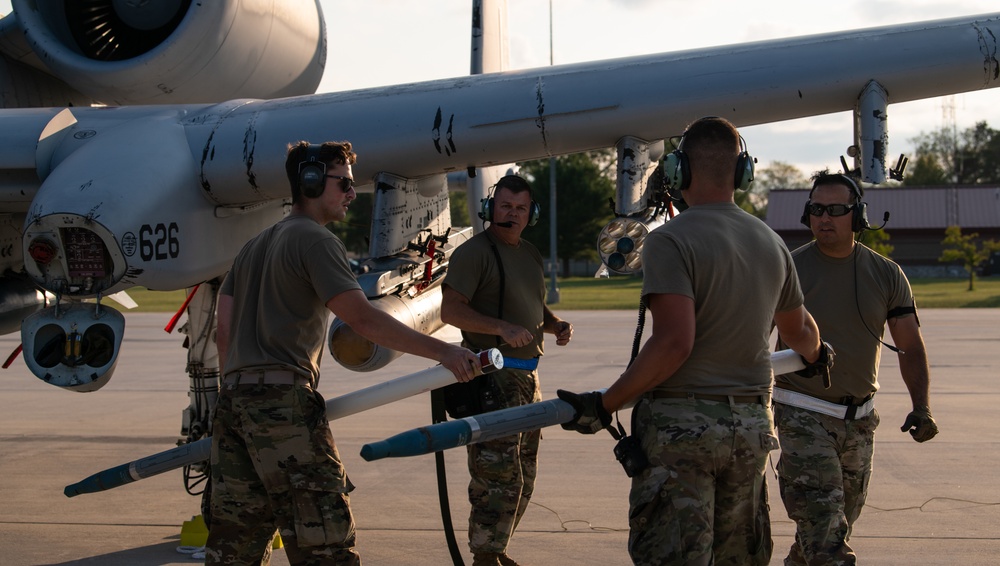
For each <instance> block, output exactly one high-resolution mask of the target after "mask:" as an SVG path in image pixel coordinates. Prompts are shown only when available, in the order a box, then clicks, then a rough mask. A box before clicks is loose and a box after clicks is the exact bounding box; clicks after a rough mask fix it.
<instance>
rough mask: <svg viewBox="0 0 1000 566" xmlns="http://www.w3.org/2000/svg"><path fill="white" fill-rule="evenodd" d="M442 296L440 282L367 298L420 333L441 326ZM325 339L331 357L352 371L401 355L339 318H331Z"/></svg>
mask: <svg viewBox="0 0 1000 566" xmlns="http://www.w3.org/2000/svg"><path fill="white" fill-rule="evenodd" d="M441 297H442V295H441V285H436V286H434V287H431V288H428V289H425V290H424V291H423V292H421V293H419V294H417V295H416V296H414V297H412V298H410V297H409V296H406V295H404V296H402V297H399V296H396V295H387V296H385V297H381V298H378V299H372V300H371V301H370V302H371V304H372V306H374V307H375V308H377V309H379V310H381V311H382V312H385V313H388V314H389V315H391V316H392V317H393V318H395V319H396V320H398V321H399V322H402V323H403V324H405V325H406V326H408V327H410V328H412V329H414V330H416V331H418V332H421V333H423V334H433V333H434V332H437V331H438V330H440V329H441V327H442V326H444V323H443V322H441ZM327 339H328V340H329V347H330V353H331V354H332V355H333V359H335V360H337V362H338V363H339V364H340V365H342V366H344V367H345V368H347V369H350V370H354V371H375V370H377V369H381V368H384V367H385V366H387V365H389V362H391V361H393V360H395V359H396V358H398V357H399V356H401V355H402V353H401V352H397V351H396V350H391V349H389V348H386V347H385V346H380V345H378V344H375V343H374V342H372V341H371V340H368V339H367V338H365V337H363V336H361V335H360V334H358V333H357V332H355V331H354V330H353V329H352V328H351V327H350V326H348V325H347V324H346V323H345V322H344V321H342V320H340V319H339V318H334V319H333V323H332V324H331V325H330V334H329V336H328V338H327Z"/></svg>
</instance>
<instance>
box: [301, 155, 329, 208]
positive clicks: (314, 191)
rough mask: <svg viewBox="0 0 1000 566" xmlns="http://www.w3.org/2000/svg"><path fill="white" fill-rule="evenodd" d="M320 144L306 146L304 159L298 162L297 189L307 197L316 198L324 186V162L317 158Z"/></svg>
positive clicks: (321, 192)
mask: <svg viewBox="0 0 1000 566" xmlns="http://www.w3.org/2000/svg"><path fill="white" fill-rule="evenodd" d="M321 147H322V146H319V145H309V146H306V155H305V159H303V160H302V161H300V162H299V190H300V191H302V195H303V196H306V197H309V198H318V197H319V196H321V195H322V194H323V189H325V188H326V163H323V162H322V161H320V160H319V152H320V149H321Z"/></svg>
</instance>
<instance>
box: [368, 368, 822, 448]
mask: <svg viewBox="0 0 1000 566" xmlns="http://www.w3.org/2000/svg"><path fill="white" fill-rule="evenodd" d="M804 367H805V364H804V363H803V362H802V358H801V357H800V356H799V355H798V354H796V353H795V352H794V351H793V350H783V351H781V352H775V353H773V354H771V368H772V370H773V372H774V373H775V374H782V373H789V372H792V371H797V370H800V369H802V368H804ZM628 406H631V404H630V405H628ZM574 414H576V411H575V410H574V409H573V406H572V405H570V404H569V403H567V402H566V401H563V400H562V399H550V400H548V401H541V402H538V403H530V404H528V405H521V406H519V407H510V408H507V409H501V410H499V411H493V412H490V413H483V414H481V415H473V416H471V417H465V418H464V419H457V420H454V421H448V422H443V423H437V424H433V425H429V426H422V427H420V428H415V429H412V430H408V431H406V432H401V433H399V434H397V435H395V436H391V437H389V438H387V439H385V440H380V441H378V442H371V443H369V444H365V445H364V446H362V447H361V457H362V458H364V459H365V460H366V461H368V462H371V461H374V460H381V459H382V458H399V457H403V456H419V455H421V454H430V453H431V452H439V451H442V450H447V449H449V448H456V447H458V446H465V445H468V444H475V443H477V442H486V441H487V440H493V439H494V438H502V437H504V436H510V435H512V434H517V433H521V432H525V431H528V430H536V429H540V428H544V427H547V426H552V425H556V424H562V423H564V422H567V421H569V420H571V419H572V418H573V415H574Z"/></svg>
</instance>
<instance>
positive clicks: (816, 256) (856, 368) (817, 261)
mask: <svg viewBox="0 0 1000 566" xmlns="http://www.w3.org/2000/svg"><path fill="white" fill-rule="evenodd" d="M792 257H793V258H794V260H795V267H796V269H797V270H798V273H799V279H800V281H801V282H802V291H803V292H804V293H805V301H806V303H805V304H806V309H808V310H809V312H810V313H811V314H812V315H813V318H815V319H816V324H818V325H819V332H820V335H821V336H822V337H823V340H825V341H826V342H829V343H830V345H831V346H833V350H834V352H835V353H836V354H835V357H834V360H833V371H832V372H831V375H830V381H831V382H832V385H831V387H830V389H824V388H823V384H822V382H821V381H820V380H819V379H810V378H804V377H800V376H798V375H795V374H794V373H789V374H785V375H779V376H776V377H775V381H776V383H777V385H778V386H779V387H782V388H785V389H791V390H793V391H799V392H801V393H805V394H807V395H812V396H819V397H823V398H827V399H840V398H842V397H847V396H851V397H854V398H855V399H863V398H864V397H866V396H868V395H869V394H870V393H874V392H875V391H877V390H878V381H877V379H878V364H879V358H880V357H881V353H882V345H881V344H879V340H880V339H881V338H882V336H883V334H884V331H885V323H886V319H887V317H888V313H889V311H891V310H893V309H896V308H900V307H913V306H914V302H913V292H912V291H911V289H910V282H909V281H908V280H907V279H906V275H904V274H903V271H902V270H901V269H900V268H899V266H898V265H896V263H895V262H893V261H892V260H890V259H887V258H886V257H884V256H881V255H879V254H877V253H875V252H874V251H872V250H871V249H870V248H868V247H866V246H864V245H862V244H856V245H855V253H853V254H851V255H849V256H847V257H844V258H834V257H830V256H827V255H824V254H823V253H822V252H821V251H819V248H818V247H817V246H816V242H815V241H813V242H810V243H808V244H806V245H804V246H802V247H800V248H798V249H796V250H795V251H794V252H792ZM899 316H900V317H903V316H913V314H901V315H899ZM866 327H867V328H866Z"/></svg>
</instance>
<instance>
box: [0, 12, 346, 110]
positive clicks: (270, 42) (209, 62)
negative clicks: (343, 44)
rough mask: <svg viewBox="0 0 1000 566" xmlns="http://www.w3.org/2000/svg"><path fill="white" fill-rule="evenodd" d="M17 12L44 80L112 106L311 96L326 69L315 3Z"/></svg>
mask: <svg viewBox="0 0 1000 566" xmlns="http://www.w3.org/2000/svg"><path fill="white" fill-rule="evenodd" d="M12 5H13V7H14V10H15V12H16V13H17V16H18V19H19V21H20V24H21V28H22V31H23V33H24V36H25V37H26V38H28V39H29V44H30V45H31V48H32V49H33V50H34V51H35V54H36V55H37V56H38V58H39V59H40V60H41V61H43V62H44V65H45V66H46V68H45V69H43V70H46V71H49V72H51V73H53V74H54V75H55V76H56V77H58V78H60V79H62V80H63V81H65V82H66V83H67V84H69V85H70V86H72V87H73V88H75V89H77V90H78V91H80V92H82V93H84V94H85V95H87V96H89V97H91V98H93V99H94V100H99V101H101V102H103V103H105V104H108V105H125V104H166V103H170V104H183V103H197V102H216V101H219V100H228V99H234V98H279V97H286V96H297V95H303V94H312V93H313V92H315V91H316V87H317V86H319V81H320V78H322V76H323V68H324V66H325V64H326V51H325V49H326V39H325V36H326V30H325V24H324V22H323V17H322V13H321V11H320V7H319V4H318V1H317V0H281V2H260V1H253V2H248V1H246V0H212V1H211V2H194V1H192V0H159V1H157V2H126V1H123V0H73V1H72V2H69V1H63V0H13V1H12ZM38 65H41V63H38V64H36V66H38Z"/></svg>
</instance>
